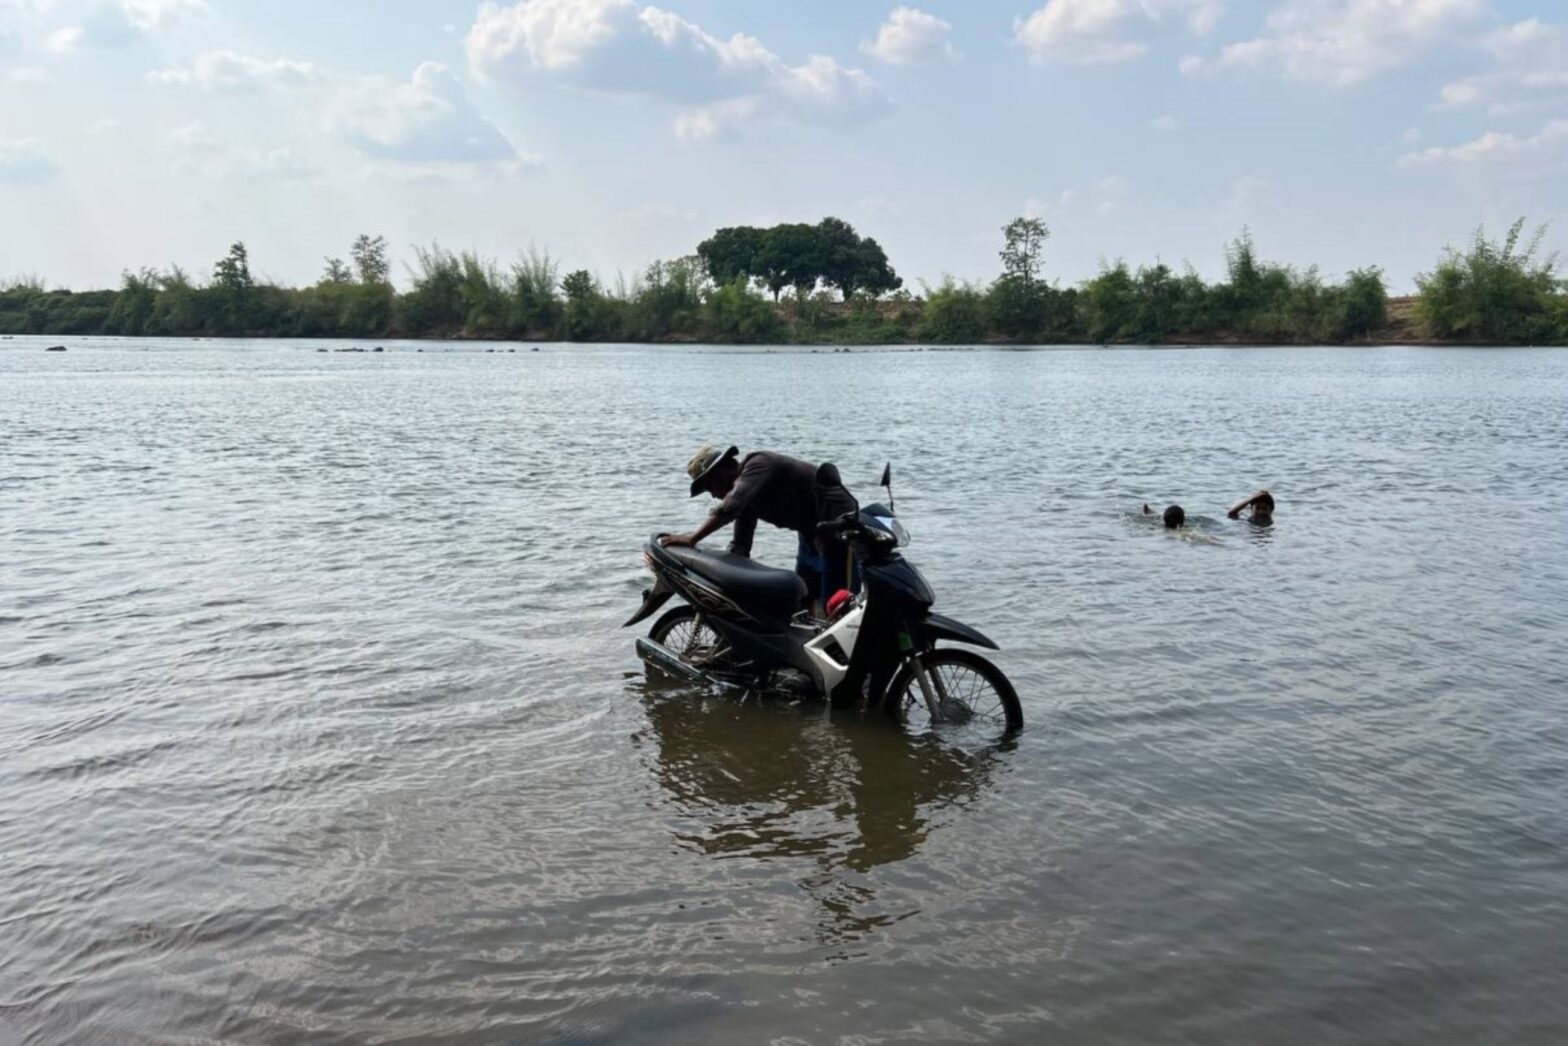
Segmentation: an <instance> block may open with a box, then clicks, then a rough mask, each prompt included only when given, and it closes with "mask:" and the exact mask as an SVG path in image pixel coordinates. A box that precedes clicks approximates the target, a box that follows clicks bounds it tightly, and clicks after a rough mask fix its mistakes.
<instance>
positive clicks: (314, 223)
mask: <svg viewBox="0 0 1568 1046" xmlns="http://www.w3.org/2000/svg"><path fill="white" fill-rule="evenodd" d="M1565 175H1568V4H1565V3H1563V2H1561V0H1009V2H998V0H967V2H963V3H957V2H946V0H926V2H921V3H916V4H914V5H910V6H902V5H895V4H888V3H860V2H850V0H838V2H829V0H794V2H791V3H787V4H768V5H764V4H752V3H746V4H742V3H736V2H733V0H730V2H724V3H721V2H718V0H661V3H659V4H656V5H649V4H645V3H641V2H639V0H522V2H519V3H494V4H485V5H476V4H474V3H471V2H462V3H459V2H448V0H423V2H417V3H416V2H412V0H402V2H396V0H378V2H371V0H330V2H329V0H312V2H305V0H270V2H266V3H262V2H250V0H245V2H242V0H0V279H5V278H8V277H13V276H19V275H24V274H33V275H37V276H39V277H41V278H43V279H44V281H45V282H46V283H49V284H51V285H70V286H76V287H83V286H90V285H91V286H108V285H113V284H115V283H116V282H117V281H118V276H119V273H120V272H121V271H122V270H124V269H127V268H135V267H140V266H143V265H166V264H169V263H179V264H181V265H184V266H186V267H187V268H188V269H190V270H191V271H193V272H195V273H198V274H201V275H206V274H207V273H209V272H210V269H211V264H212V261H213V260H214V259H216V258H217V257H218V256H219V255H221V254H222V253H223V252H224V250H225V249H226V247H227V245H228V244H229V243H230V242H231V241H233V240H235V239H243V240H244V241H245V242H246V243H247V244H248V246H249V247H250V250H251V256H252V261H253V267H254V268H255V269H256V270H257V271H259V272H261V273H264V274H265V275H267V276H269V277H271V278H275V279H278V280H282V281H286V282H308V281H311V280H313V279H315V278H316V276H317V274H318V273H319V272H320V269H321V265H322V258H323V256H324V255H328V254H339V255H340V254H343V253H345V252H346V248H347V245H348V243H349V242H350V241H351V240H352V238H353V237H354V236H355V235H356V234H357V233H360V232H371V233H381V234H384V235H385V236H386V237H387V238H388V240H389V241H391V243H392V246H393V251H394V254H395V255H396V257H397V258H399V259H400V260H408V259H411V257H412V251H411V249H410V248H411V246H412V245H413V244H417V243H428V242H430V241H432V240H440V241H441V243H442V244H443V245H446V246H450V247H453V248H476V249H478V250H480V251H482V252H484V253H486V254H489V255H492V256H495V257H497V258H498V259H500V260H502V261H503V262H504V261H507V260H509V259H510V258H512V257H514V256H515V255H516V253H517V252H518V250H519V249H521V248H524V247H527V246H529V245H530V244H533V245H537V246H539V247H543V248H548V249H549V250H550V252H551V253H552V254H554V255H555V256H557V257H558V258H560V259H561V260H562V261H563V262H564V263H565V264H566V265H568V266H569V267H573V268H576V267H586V268H589V269H593V270H595V271H597V272H598V273H600V274H601V276H603V277H605V278H606V279H611V280H613V279H614V277H615V274H616V273H617V272H622V273H625V274H627V275H628V276H629V275H630V274H632V273H633V272H635V271H636V270H638V269H640V268H641V267H642V266H644V265H645V264H646V263H647V262H649V261H651V260H653V259H655V258H668V257H674V256H677V255H680V254H685V253H689V252H690V251H691V249H692V248H693V247H694V246H695V244H696V243H697V242H698V241H699V240H701V239H702V238H703V237H704V236H706V235H707V234H708V233H709V232H710V231H711V230H712V229H714V228H716V227H719V226H723V225H732V224H741V223H752V224H763V223H772V222H775V221H783V220H810V221H814V220H816V219H817V218H820V217H821V216H823V215H827V214H834V215H838V216H840V217H843V218H845V219H847V220H849V221H850V222H852V223H854V224H855V225H856V226H857V227H858V228H859V229H860V230H861V231H862V232H863V233H865V234H868V235H872V236H875V237H876V238H877V239H878V240H880V241H881V242H882V244H883V245H884V246H885V247H886V248H887V251H888V254H889V256H890V257H891V259H892V261H893V263H894V265H895V267H897V268H898V270H899V271H900V273H901V274H903V275H904V276H905V277H906V279H907V280H908V281H909V282H910V283H911V284H912V285H913V286H916V287H917V288H918V283H917V281H918V280H920V279H925V280H929V281H936V280H938V279H940V278H941V276H942V275H943V274H945V273H951V274H953V275H954V276H957V277H959V278H964V279H990V278H991V277H992V276H994V275H995V273H996V270H997V260H996V251H997V248H998V246H999V243H998V241H999V239H1000V234H999V231H998V230H999V227H1000V226H1001V225H1002V224H1004V223H1005V222H1006V221H1007V220H1008V219H1009V218H1011V217H1013V216H1015V215H1018V214H1021V213H1029V214H1035V215H1039V216H1041V217H1043V218H1044V219H1045V220H1046V222H1047V223H1048V224H1049V225H1050V227H1051V229H1052V232H1053V236H1052V239H1051V242H1050V244H1049V247H1048V253H1047V266H1048V268H1049V270H1050V273H1051V275H1052V276H1054V277H1055V278H1058V279H1060V280H1062V281H1063V282H1064V283H1073V282H1076V281H1077V280H1079V279H1082V278H1084V277H1085V276H1088V275H1092V274H1093V273H1094V272H1095V271H1096V269H1097V268H1098V267H1099V265H1100V264H1101V262H1102V260H1107V259H1115V258H1126V259H1127V260H1129V261H1131V262H1134V263H1141V262H1148V261H1153V260H1155V259H1161V260H1164V261H1167V262H1170V263H1172V264H1180V263H1182V262H1184V261H1190V262H1191V263H1192V264H1193V265H1195V266H1196V267H1197V268H1198V269H1199V270H1200V271H1202V272H1204V273H1206V274H1213V273H1215V272H1217V271H1218V270H1219V268H1220V266H1221V265H1222V259H1223V255H1222V248H1223V245H1224V243H1225V241H1226V240H1227V239H1228V238H1230V237H1232V236H1233V235H1234V234H1235V233H1236V232H1237V231H1238V230H1239V229H1240V228H1241V227H1242V226H1243V225H1244V224H1245V225H1248V226H1250V227H1251V229H1252V230H1253V233H1254V236H1255V238H1256V239H1257V241H1258V244H1259V247H1260V248H1261V250H1262V251H1263V253H1264V254H1265V255H1266V256H1268V257H1271V258H1276V259H1279V260H1283V261H1289V262H1291V263H1295V264H1317V265H1319V266H1321V267H1322V269H1323V270H1324V271H1325V272H1326V273H1328V274H1330V275H1337V274H1338V273H1341V272H1343V271H1344V270H1345V269H1348V268H1351V267H1355V266H1360V265H1366V264H1377V265H1381V266H1383V267H1384V268H1385V269H1386V270H1387V272H1388V275H1389V278H1390V282H1391V284H1392V285H1393V287H1394V289H1395V290H1396V291H1399V290H1407V289H1409V288H1411V287H1412V286H1413V283H1414V276H1415V274H1416V273H1417V272H1419V271H1421V270H1423V269H1425V268H1428V267H1430V265H1431V263H1432V261H1433V260H1434V258H1435V257H1436V255H1437V253H1438V252H1439V250H1440V249H1441V248H1442V247H1443V246H1445V245H1447V244H1459V243H1462V242H1464V241H1465V240H1466V239H1467V238H1468V235H1469V233H1470V232H1471V230H1473V229H1474V227H1475V226H1476V225H1477V224H1480V223H1483V222H1484V223H1486V224H1487V225H1488V226H1490V227H1493V228H1495V229H1497V230H1498V231H1501V229H1502V228H1503V227H1504V226H1506V224H1507V223H1508V222H1509V221H1510V220H1512V218H1514V217H1516V216H1521V215H1524V216H1529V217H1530V218H1531V219H1532V221H1552V222H1554V223H1555V224H1554V227H1553V229H1552V231H1551V233H1550V235H1549V237H1548V243H1549V244H1550V245H1553V246H1558V247H1568V221H1565V219H1568V177H1565ZM399 271H401V266H399Z"/></svg>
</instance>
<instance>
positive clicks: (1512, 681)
mask: <svg viewBox="0 0 1568 1046" xmlns="http://www.w3.org/2000/svg"><path fill="white" fill-rule="evenodd" d="M58 340H61V339H47V340H37V339H24V338H17V339H12V340H8V341H4V342H0V1042H10V1041H21V1042H40V1043H43V1042H49V1043H54V1042H73V1043H82V1042H105V1043H110V1042H112V1043H140V1042H148V1043H151V1042H211V1041H232V1042H247V1043H274V1042H276V1043H285V1042H298V1041H302V1040H307V1039H308V1040H310V1041H315V1042H343V1043H351V1042H368V1041H398V1042H459V1041H461V1042H487V1041H495V1042H528V1043H532V1042H545V1043H571V1044H578V1043H601V1042H604V1043H609V1042H614V1043H619V1042H639V1043H640V1042H653V1043H731V1042H774V1043H782V1044H797V1043H836V1042H844V1043H851V1042H852V1043H906V1042H977V1041H1011V1042H1038V1041H1060V1042H1126V1043H1165V1042H1172V1043H1175V1042H1191V1043H1257V1042H1265V1041H1266V1042H1270V1043H1274V1044H1283V1043H1323V1042H1330V1041H1332V1042H1359V1043H1423V1044H1436V1043H1455V1044H1460V1043H1463V1044H1472V1043H1482V1042H1499V1043H1500V1042H1509V1043H1536V1042H1539V1043H1560V1042H1562V1041H1565V1039H1568V999H1565V996H1564V993H1563V991H1562V988H1563V983H1564V977H1565V976H1568V944H1565V941H1568V823H1565V819H1568V724H1565V706H1568V642H1565V637H1568V554H1565V552H1564V545H1565V540H1564V530H1563V528H1564V524H1565V523H1568V440H1565V434H1568V429H1565V424H1564V418H1565V413H1564V408H1565V405H1568V352H1561V351H1550V350H1518V351H1515V350H1437V349H1386V350H1384V349H1377V350H1347V349H1322V350H1317V349H1182V350H1139V349H1115V350H1100V349H1060V350H1042V351H976V352H934V351H933V352H872V351H858V350H857V351H855V352H853V353H849V354H844V353H833V352H821V353H812V352H811V351H810V350H780V351H762V350H751V351H742V350H727V349H715V348H686V347H652V348H648V347H614V346H609V347H596V348H570V347H558V346H545V347H543V348H542V350H541V351H539V352H533V351H530V349H531V346H529V345H522V346H515V348H517V349H518V351H516V352H512V351H509V350H510V349H511V348H513V347H514V346H500V347H498V349H497V351H489V349H490V348H492V347H487V346H483V345H478V346H475V345H462V346H452V345H435V344H430V345H424V346H415V345H411V344H400V343H386V352H384V353H380V354H372V353H366V354H348V353H339V352H320V351H317V349H318V348H320V347H322V346H318V345H317V344H314V343H292V344H291V343H277V342H267V343H243V342H229V343H218V342H199V343H189V342H184V343H159V342H152V341H117V340H109V339H102V340H83V339H65V340H66V341H67V343H68V344H69V346H70V349H69V351H68V352H66V353H54V354H47V353H44V352H43V351H41V350H42V348H43V346H44V345H46V344H48V343H50V342H53V341H58ZM336 347H338V348H341V347H343V346H342V345H337V346H336ZM421 350H422V351H421ZM703 440H712V441H714V442H721V441H722V442H737V443H740V444H741V445H742V446H745V447H766V448H776V449H781V450H786V451H790V452H794V453H797V454H799V455H801V456H804V457H809V458H812V459H817V460H826V459H831V460H834V461H836V462H837V463H838V464H839V465H840V468H841V470H842V472H843V474H844V476H845V479H846V482H848V483H849V485H850V486H851V487H852V488H857V489H858V491H859V492H860V493H861V494H862V495H866V494H870V493H873V491H872V490H871V483H872V481H873V480H874V479H875V477H876V476H877V474H878V473H879V472H880V469H881V466H882V464H883V462H884V461H886V460H889V459H891V460H892V461H893V463H894V475H895V494H896V496H897V499H898V507H899V511H900V514H901V515H902V517H903V518H904V520H905V521H906V523H907V525H908V526H909V528H910V530H911V531H912V532H913V534H914V539H915V541H914V545H913V546H912V547H911V548H910V549H909V550H908V551H909V556H910V558H911V559H913V560H914V561H916V562H917V563H918V564H920V566H921V567H922V569H923V570H924V571H925V573H926V575H927V577H928V578H929V579H930V580H931V582H932V584H933V586H934V587H935V588H936V590H937V593H938V597H939V603H938V609H940V610H943V611H945V612H947V613H949V614H951V615H953V616H955V617H958V618H960V619H961V620H964V621H966V622H969V623H972V624H974V625H976V626H978V627H979V628H981V629H983V630H984V631H986V632H988V633H990V634H991V635H992V636H993V637H994V638H996V639H997V640H999V641H1000V642H1001V644H1002V646H1003V647H1004V650H1003V651H1002V652H1001V653H1000V654H999V655H997V660H998V662H999V663H1000V664H1001V665H1002V666H1003V667H1004V668H1005V670H1006V671H1007V672H1008V673H1009V674H1010V675H1011V676H1012V677H1013V679H1014V680H1015V682H1016V683H1017V685H1018V689H1019V691H1020V693H1021V695H1022V698H1023V704H1024V710H1025V715H1026V718H1027V729H1026V731H1025V732H1024V734H1023V735H1022V736H1021V737H1020V738H1019V739H1018V740H1017V742H1016V744H1014V745H1012V746H1010V747H1004V748H1002V749H1000V750H994V751H986V752H979V753H976V752H973V751H970V750H959V749H956V748H954V747H953V746H951V745H949V744H947V743H946V742H945V741H944V739H943V738H941V737H935V738H933V737H916V736H905V735H904V734H903V733H901V732H899V731H897V730H895V729H891V728H889V727H887V726H886V725H885V724H883V723H881V722H879V721H861V720H859V719H857V718H855V717H853V716H845V715H837V716H835V717H832V718H830V717H829V715H828V713H827V712H826V711H825V710H823V709H822V708H820V707H818V706H814V705H799V704H791V703H788V702H786V701H778V700H772V701H765V700H764V701H759V700H752V701H746V702H740V701H737V700H735V699H732V698H726V697H722V696H715V695H712V694H705V693H701V692H693V691H690V690H683V689H681V688H679V687H673V686H670V685H657V684H655V683H651V682H649V681H648V680H646V679H645V676H644V673H643V672H642V671H641V669H640V666H639V663H638V662H637V660H636V659H635V657H634V654H633V651H632V640H633V633H632V632H631V631H630V630H627V631H623V630H621V629H619V628H618V627H617V626H618V625H619V623H620V622H621V621H622V620H624V619H625V618H626V617H627V616H628V615H629V614H630V613H631V612H632V610H633V609H634V608H635V606H636V604H637V598H638V593H639V591H640V589H641V588H642V587H643V585H644V583H645V575H644V574H643V572H642V569H641V566H640V562H639V544H640V542H641V540H642V539H643V537H644V536H645V535H646V534H647V533H648V532H649V531H651V530H654V529H655V528H675V527H682V526H686V525H689V524H691V523H693V522H695V521H696V520H697V519H698V518H699V516H700V513H701V512H702V511H704V506H703V505H702V504H700V503H697V502H692V501H688V500H687V498H686V497H685V486H686V480H685V477H684V474H683V466H684V463H685V461H686V459H687V457H688V456H689V455H690V453H691V451H692V450H693V448H694V446H695V444H696V443H698V442H699V441H703ZM1260 486H1267V487H1269V488H1270V489H1271V490H1272V491H1273V492H1274V493H1275V495H1276V497H1277V498H1278V501H1279V510H1278V515H1277V522H1276V525H1275V526H1274V527H1272V528H1269V529H1259V528H1255V527H1252V526H1250V525H1248V524H1246V523H1241V522H1231V521H1228V520H1226V519H1225V518H1224V509H1225V508H1226V507H1227V506H1228V505H1229V504H1230V503H1231V502H1233V501H1235V500H1237V499H1238V498H1239V497H1241V496H1243V495H1246V494H1248V493H1250V492H1252V491H1253V490H1254V489H1256V488H1258V487H1260ZM1145 501H1147V502H1150V503H1151V504H1153V505H1154V507H1155V508H1157V509H1158V508H1161V507H1163V506H1164V505H1165V504H1166V503H1169V502H1171V501H1179V502H1180V503H1181V504H1183V505H1184V506H1185V508H1186V510H1187V512H1188V515H1189V518H1191V519H1193V520H1194V526H1193V527H1191V528H1190V529H1189V530H1187V531H1185V532H1183V533H1181V534H1177V535H1171V534H1167V533H1165V532H1164V531H1162V530H1160V529H1159V528H1156V527H1151V526H1148V525H1146V524H1145V523H1144V521H1142V520H1141V519H1139V518H1137V516H1136V515H1134V513H1135V512H1136V510H1137V508H1138V506H1139V505H1140V504H1142V503H1143V502H1145ZM758 554H759V556H760V557H762V558H767V559H772V560H776V561H778V562H779V563H781V564H784V565H788V563H789V561H790V558H791V556H792V545H791V543H790V541H789V539H788V538H787V536H786V535H784V534H782V533H781V532H777V531H772V530H771V529H769V528H766V527H765V528H763V533H761V534H760V535H759V542H758Z"/></svg>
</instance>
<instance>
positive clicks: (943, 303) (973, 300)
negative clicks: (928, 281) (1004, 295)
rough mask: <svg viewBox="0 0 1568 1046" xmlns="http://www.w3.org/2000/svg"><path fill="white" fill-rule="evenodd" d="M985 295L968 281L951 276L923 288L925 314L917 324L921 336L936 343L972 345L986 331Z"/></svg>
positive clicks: (982, 338)
mask: <svg viewBox="0 0 1568 1046" xmlns="http://www.w3.org/2000/svg"><path fill="white" fill-rule="evenodd" d="M985 321H986V302H985V295H984V294H983V293H981V292H980V290H978V289H977V288H976V287H974V286H973V285H971V284H968V283H958V282H956V281H954V279H953V278H952V277H951V276H948V277H946V278H944V279H943V280H942V282H941V284H940V285H939V286H937V287H935V288H931V287H927V288H926V307H925V315H924V317H923V318H922V320H921V323H920V339H921V340H922V341H931V342H936V343H937V344H939V345H963V344H973V343H975V342H979V341H982V340H984V338H985V333H986V322H985Z"/></svg>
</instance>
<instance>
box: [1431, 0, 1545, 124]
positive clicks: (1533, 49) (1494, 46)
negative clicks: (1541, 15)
mask: <svg viewBox="0 0 1568 1046" xmlns="http://www.w3.org/2000/svg"><path fill="white" fill-rule="evenodd" d="M1481 47H1482V49H1483V50H1484V51H1486V52H1487V53H1488V54H1489V55H1490V56H1491V57H1492V59H1493V61H1494V63H1495V69H1494V70H1493V71H1491V72H1488V73H1483V74H1481V75H1479V76H1470V77H1465V78H1464V79H1461V80H1455V81H1452V82H1450V83H1447V84H1444V85H1443V89H1442V92H1441V96H1440V97H1441V102H1440V104H1439V107H1440V108H1444V109H1461V108H1472V107H1481V106H1485V107H1486V109H1487V110H1488V111H1489V112H1491V113H1492V114H1493V115H1504V114H1508V113H1513V112H1518V111H1520V110H1522V109H1526V108H1529V107H1531V106H1533V105H1553V104H1558V103H1562V102H1568V25H1553V24H1551V23H1548V22H1542V21H1541V20H1540V19H1538V18H1531V19H1527V20H1525V21H1523V22H1517V23H1515V24H1513V25H1509V26H1505V27H1503V28H1502V29H1498V30H1496V31H1494V32H1492V33H1489V34H1488V35H1487V36H1486V37H1485V38H1483V39H1482V41H1481Z"/></svg>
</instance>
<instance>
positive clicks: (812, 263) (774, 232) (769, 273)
mask: <svg viewBox="0 0 1568 1046" xmlns="http://www.w3.org/2000/svg"><path fill="white" fill-rule="evenodd" d="M822 265H823V260H822V241H821V238H820V237H819V236H818V235H817V229H816V227H815V226H812V225H805V224H801V223H798V222H797V223H791V224H787V225H775V226H774V227H773V228H771V229H769V230H768V231H767V233H766V234H765V235H764V236H763V238H762V250H761V251H760V252H758V255H757V267H758V269H759V270H760V272H759V275H760V277H761V279H762V282H763V283H765V284H766V285H767V288H768V290H770V291H772V292H773V300H774V301H778V297H779V292H780V291H782V290H783V289H784V288H785V287H793V288H795V295H796V297H798V298H804V297H805V296H806V295H808V294H810V293H811V292H812V290H814V289H815V288H816V286H817V281H818V280H820V279H822Z"/></svg>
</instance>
